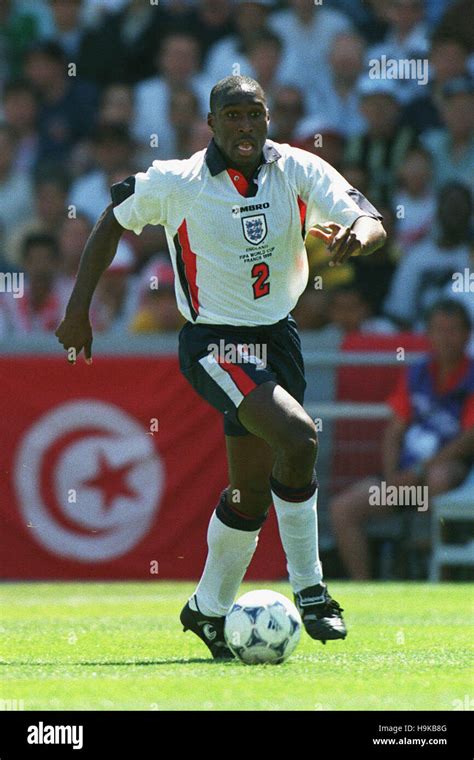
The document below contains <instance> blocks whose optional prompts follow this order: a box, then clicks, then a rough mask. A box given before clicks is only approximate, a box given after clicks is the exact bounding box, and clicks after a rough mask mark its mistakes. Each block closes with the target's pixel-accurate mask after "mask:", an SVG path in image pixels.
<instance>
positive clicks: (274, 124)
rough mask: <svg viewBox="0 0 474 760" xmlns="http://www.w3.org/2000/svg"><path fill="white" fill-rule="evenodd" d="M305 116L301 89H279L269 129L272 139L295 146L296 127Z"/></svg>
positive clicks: (288, 87)
mask: <svg viewBox="0 0 474 760" xmlns="http://www.w3.org/2000/svg"><path fill="white" fill-rule="evenodd" d="M304 115H305V114H304V98H303V93H302V91H301V89H300V88H299V87H293V86H290V85H288V86H283V87H279V88H278V92H277V93H276V94H275V97H274V99H273V107H272V112H271V121H270V129H269V135H270V137H271V139H272V140H275V141H276V142H280V143H289V144H290V145H293V139H294V135H295V129H296V125H297V123H298V122H299V121H300V120H301V119H302V118H303V116H304Z"/></svg>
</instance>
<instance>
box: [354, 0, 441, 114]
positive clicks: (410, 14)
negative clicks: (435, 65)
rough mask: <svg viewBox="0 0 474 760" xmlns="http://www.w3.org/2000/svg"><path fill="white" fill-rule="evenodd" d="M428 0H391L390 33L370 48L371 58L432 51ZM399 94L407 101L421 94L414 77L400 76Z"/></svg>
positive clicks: (420, 57)
mask: <svg viewBox="0 0 474 760" xmlns="http://www.w3.org/2000/svg"><path fill="white" fill-rule="evenodd" d="M424 4H425V3H424V0H387V16H388V19H389V22H390V28H389V30H388V33H387V35H386V37H385V39H384V40H382V42H380V43H379V44H378V45H375V46H374V47H371V48H369V50H368V51H367V61H368V62H369V65H370V62H371V61H373V60H382V56H386V58H387V60H388V59H390V60H396V61H400V60H417V59H418V60H424V59H426V56H427V54H428V48H429V44H428V26H427V24H426V22H425V20H424ZM397 83H398V95H399V98H400V100H401V101H402V102H403V103H407V102H409V101H410V100H412V99H413V98H414V97H416V96H417V95H418V94H419V86H418V83H417V81H416V80H415V79H413V78H411V77H410V78H399V79H398V80H397Z"/></svg>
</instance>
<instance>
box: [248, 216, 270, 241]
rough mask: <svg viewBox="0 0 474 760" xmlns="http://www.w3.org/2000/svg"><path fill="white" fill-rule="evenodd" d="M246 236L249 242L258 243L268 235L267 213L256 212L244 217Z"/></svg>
mask: <svg viewBox="0 0 474 760" xmlns="http://www.w3.org/2000/svg"><path fill="white" fill-rule="evenodd" d="M242 227H243V230H244V237H245V239H246V240H248V242H249V243H252V244H253V245H258V244H259V243H261V242H262V240H265V238H266V236H267V220H266V219H265V214H254V215H253V216H244V217H243V218H242Z"/></svg>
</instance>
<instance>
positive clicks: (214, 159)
mask: <svg viewBox="0 0 474 760" xmlns="http://www.w3.org/2000/svg"><path fill="white" fill-rule="evenodd" d="M262 153H263V163H264V164H271V163H273V161H278V159H279V158H281V154H280V153H279V152H278V151H277V149H276V148H275V146H274V145H272V144H271V143H270V142H269V141H268V140H266V142H265V144H264V146H263V148H262ZM205 159H206V164H207V167H208V169H209V171H210V172H211V175H212V176H213V177H215V176H216V174H220V173H221V172H223V171H225V170H226V169H231V168H233V167H232V166H231V165H230V164H228V163H227V161H226V159H225V158H224V156H223V155H222V153H221V151H220V150H219V148H218V146H217V145H216V143H215V142H214V138H212V140H211V141H210V143H209V145H208V146H207V150H206V154H205Z"/></svg>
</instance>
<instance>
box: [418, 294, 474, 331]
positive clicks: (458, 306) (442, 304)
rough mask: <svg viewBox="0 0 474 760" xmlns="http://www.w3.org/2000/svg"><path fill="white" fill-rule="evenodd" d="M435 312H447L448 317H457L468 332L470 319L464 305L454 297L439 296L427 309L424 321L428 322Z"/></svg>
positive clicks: (470, 323) (470, 326)
mask: <svg viewBox="0 0 474 760" xmlns="http://www.w3.org/2000/svg"><path fill="white" fill-rule="evenodd" d="M435 314H448V315H449V316H450V317H458V318H459V319H460V320H461V322H462V323H463V325H464V327H465V328H466V330H467V331H468V332H470V331H471V329H472V320H471V317H470V315H469V312H468V310H467V309H466V307H465V306H464V305H463V304H462V303H461V302H460V301H456V300H455V299H454V298H440V299H439V301H436V303H434V304H433V306H432V307H431V309H430V310H429V311H428V314H427V317H426V322H427V323H429V322H431V320H432V319H433V317H434V316H435Z"/></svg>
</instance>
